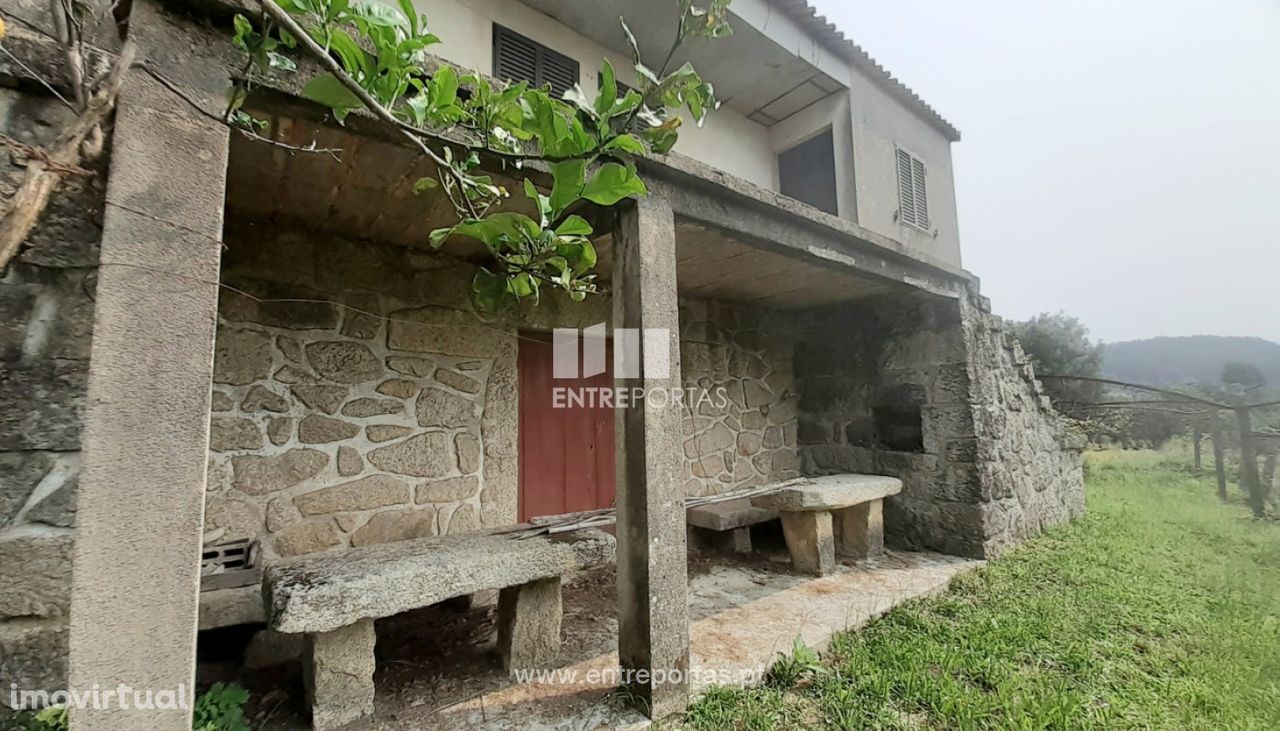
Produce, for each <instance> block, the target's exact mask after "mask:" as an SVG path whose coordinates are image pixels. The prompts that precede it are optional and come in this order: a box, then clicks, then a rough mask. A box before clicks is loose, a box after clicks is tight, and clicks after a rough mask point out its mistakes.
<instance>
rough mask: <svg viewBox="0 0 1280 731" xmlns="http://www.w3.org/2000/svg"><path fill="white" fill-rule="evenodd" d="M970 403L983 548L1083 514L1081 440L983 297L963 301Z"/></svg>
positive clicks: (995, 550) (1000, 546) (993, 548)
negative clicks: (981, 506)
mask: <svg viewBox="0 0 1280 731" xmlns="http://www.w3.org/2000/svg"><path fill="white" fill-rule="evenodd" d="M960 306H961V311H962V312H963V314H964V323H965V327H964V333H965V340H966V344H967V346H968V350H969V381H970V394H971V397H972V399H973V403H974V404H975V408H974V410H973V414H974V449H973V450H972V452H970V451H969V450H968V449H967V448H966V449H965V450H964V454H965V456H966V458H968V457H971V458H972V460H973V465H974V468H975V470H976V471H977V475H978V479H979V481H980V483H981V484H982V486H983V495H984V497H987V498H989V499H988V500H987V501H986V503H985V508H986V509H985V510H984V513H983V520H984V529H985V530H984V533H985V536H986V539H985V542H984V549H985V552H986V553H987V554H988V555H996V554H999V553H1000V552H1001V551H1003V550H1004V549H1005V548H1008V547H1010V546H1012V545H1016V544H1017V543H1018V542H1020V541H1021V540H1022V539H1024V538H1027V537H1029V536H1032V535H1035V534H1036V533H1039V532H1040V531H1041V530H1043V529H1045V528H1049V527H1052V526H1055V525H1059V524H1061V523H1065V522H1067V521H1069V520H1071V519H1073V518H1075V517H1077V516H1079V515H1082V514H1084V510H1085V504H1084V473H1083V470H1082V469H1081V463H1080V450H1081V449H1082V448H1083V447H1084V442H1083V440H1082V439H1081V438H1079V437H1077V436H1071V435H1069V434H1068V433H1067V432H1066V431H1065V430H1064V428H1063V424H1062V421H1061V417H1060V416H1059V415H1058V413H1057V412H1056V411H1054V410H1053V407H1052V405H1051V402H1050V400H1049V397H1048V395H1047V394H1046V393H1045V391H1044V388H1043V385H1042V384H1041V383H1040V381H1038V380H1036V377H1035V370H1034V369H1033V367H1032V365H1031V362H1030V359H1029V358H1028V357H1027V356H1026V354H1025V353H1023V351H1022V347H1021V346H1020V345H1019V344H1018V341H1017V340H1016V339H1015V338H1014V337H1013V335H1012V334H1010V333H1009V332H1008V331H1006V330H1005V329H1004V325H1003V323H1002V322H1001V320H1000V318H999V317H996V316H994V315H992V314H991V307H990V303H989V302H988V301H987V300H986V298H984V297H981V296H978V295H977V294H976V292H975V293H974V295H973V296H971V297H969V298H966V299H965V300H963V301H961V303H960Z"/></svg>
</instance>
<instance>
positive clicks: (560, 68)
mask: <svg viewBox="0 0 1280 731" xmlns="http://www.w3.org/2000/svg"><path fill="white" fill-rule="evenodd" d="M539 50H541V53H540V54H539V55H538V85H539V86H541V85H542V84H551V94H552V96H553V97H555V98H556V99H559V98H560V97H563V96H564V94H565V92H567V91H569V90H570V89H572V88H573V85H574V84H576V83H578V62H577V61H574V60H573V59H571V58H569V57H568V56H564V55H562V54H559V53H556V52H555V51H553V50H551V49H550V48H542V49H539Z"/></svg>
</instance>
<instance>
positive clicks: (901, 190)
mask: <svg viewBox="0 0 1280 731" xmlns="http://www.w3.org/2000/svg"><path fill="white" fill-rule="evenodd" d="M898 217H899V218H900V219H901V220H902V222H903V223H909V224H911V225H913V226H914V225H916V193H915V176H914V174H913V173H912V170H911V154H910V153H908V152H907V151H906V150H898Z"/></svg>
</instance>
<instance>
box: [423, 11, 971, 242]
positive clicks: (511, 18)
mask: <svg viewBox="0 0 1280 731" xmlns="http://www.w3.org/2000/svg"><path fill="white" fill-rule="evenodd" d="M413 2H414V5H415V6H416V7H418V8H419V9H420V10H421V11H422V12H424V13H426V14H427V19H428V23H429V25H430V27H431V29H432V32H434V33H435V34H436V35H438V36H440V37H441V38H442V39H443V40H444V43H443V44H441V45H439V46H435V47H433V48H432V51H433V52H434V53H436V54H437V55H439V56H440V57H442V58H444V59H446V60H448V61H451V62H452V63H455V64H457V65H459V66H462V67H464V68H468V69H476V70H478V71H480V72H483V73H492V72H493V23H495V22H496V23H499V24H501V25H505V26H507V27H509V28H512V29H513V30H516V31H518V32H520V33H522V34H524V35H526V36H528V37H530V38H532V39H534V40H536V41H538V42H539V43H542V44H544V45H546V46H548V47H550V48H553V49H555V50H556V51H558V52H560V53H563V54H565V55H567V56H570V57H571V58H574V59H576V60H577V61H578V63H579V65H580V66H581V83H582V88H583V90H584V91H586V93H587V94H588V95H594V94H595V91H596V88H597V86H598V85H599V72H600V61H601V59H603V58H608V59H609V60H610V62H611V63H613V65H614V67H615V68H616V69H618V75H619V79H620V80H621V81H623V82H625V83H633V82H634V81H635V79H634V75H633V73H632V72H631V70H630V69H631V63H630V59H628V58H625V57H623V56H622V55H621V54H618V53H615V52H613V51H611V50H609V49H607V48H605V47H604V46H602V45H600V44H598V43H596V42H595V41H592V40H591V39H589V38H587V37H585V36H583V35H582V34H580V33H578V32H576V31H575V30H573V29H572V28H569V27H567V26H565V25H563V24H561V23H560V22H558V21H556V20H555V19H553V18H551V17H549V16H547V15H544V14H543V13H541V12H539V11H537V10H535V9H533V8H530V7H529V6H527V5H524V4H523V3H521V2H518V0H413ZM733 12H734V14H735V15H737V16H738V17H739V18H740V19H741V20H743V21H745V22H747V23H750V24H751V25H753V26H755V27H756V28H758V29H760V30H762V32H764V33H765V34H766V35H768V36H769V38H771V39H772V40H773V41H774V42H776V43H778V44H779V45H781V46H782V47H784V48H790V49H794V50H795V52H796V54H797V55H798V56H801V57H803V58H804V59H805V60H806V61H808V62H809V63H811V64H813V65H814V67H815V68H817V69H820V70H822V71H824V72H826V73H827V74H829V75H830V76H831V77H832V78H835V79H838V80H847V84H848V87H849V90H848V92H847V93H839V94H835V95H833V96H831V97H828V98H827V99H824V100H823V101H821V102H819V103H817V104H814V105H813V106H810V107H808V108H807V109H804V110H802V111H801V112H799V113H797V114H795V115H793V116H792V117H791V118H789V119H787V120H784V121H783V122H781V123H779V124H777V125H775V126H774V127H772V128H766V127H764V126H762V125H759V124H756V123H755V122H752V121H751V120H749V119H747V118H746V117H745V116H743V115H742V114H740V113H738V112H737V111H734V110H732V109H729V108H727V107H725V108H721V109H720V110H719V111H718V112H716V113H715V114H713V115H711V116H710V117H709V118H708V119H707V122H706V124H705V126H703V127H702V128H698V127H696V126H695V125H693V124H687V125H686V126H685V127H684V128H683V129H682V131H681V135H680V142H679V143H678V144H677V145H676V148H675V149H676V152H679V153H681V154H684V155H687V156H689V157H692V158H694V159H696V160H699V161H701V162H704V163H706V164H708V165H711V166H713V167H716V168H718V169H720V170H723V171H725V172H727V173H730V174H731V175H735V176H737V177H740V178H743V179H745V180H747V181H749V182H751V183H754V184H756V185H759V186H761V187H765V188H769V189H771V190H777V188H778V182H777V177H778V166H777V154H778V153H779V152H782V151H783V150H786V149H787V148H789V147H791V146H793V145H795V144H797V143H799V142H803V141H804V140H806V139H808V138H809V137H812V136H813V135H815V134H817V133H818V132H820V131H822V130H823V129H825V128H826V127H831V128H832V130H833V133H834V134H833V137H834V141H835V147H836V178H837V185H838V186H839V189H838V190H837V201H838V203H839V211H840V216H841V217H842V218H845V219H848V220H851V221H855V222H857V223H859V224H861V225H862V226H864V227H866V228H868V229H870V230H872V231H874V232H876V233H879V234H882V235H884V236H888V237H890V238H892V239H895V240H898V241H901V242H903V243H905V244H907V245H908V246H911V247H913V248H915V249H918V250H920V251H921V252H923V253H926V254H929V255H930V256H933V257H935V258H937V259H940V260H942V261H945V262H948V263H952V264H956V265H958V264H959V263H960V237H959V229H958V223H957V216H956V202H955V185H954V179H953V176H952V165H951V145H950V141H949V140H947V138H946V137H945V136H944V135H943V134H942V133H941V132H939V131H938V130H937V129H935V128H934V127H932V126H931V125H929V124H928V123H927V122H925V121H924V120H923V119H921V118H920V117H919V116H917V115H916V114H915V112H913V111H912V110H910V109H908V108H907V107H905V106H904V105H903V104H902V103H901V102H899V101H898V100H897V99H895V98H894V97H893V96H891V95H890V94H889V93H887V92H886V91H885V90H884V89H883V88H882V87H880V86H879V85H877V84H876V83H875V82H874V81H873V80H872V79H871V78H869V77H867V76H866V75H865V74H864V73H863V72H861V71H859V70H857V69H855V68H853V67H852V66H851V65H850V64H849V63H848V62H846V61H845V60H844V59H843V58H841V57H839V56H837V55H836V54H834V53H832V52H831V51H830V50H828V49H826V48H825V47H824V46H822V45H821V44H820V43H818V42H817V41H816V40H815V39H813V38H812V37H811V36H809V34H808V33H807V31H805V30H804V29H803V28H801V27H800V26H799V25H797V24H795V23H794V22H792V21H791V20H790V19H788V18H787V17H786V16H785V15H784V14H783V13H781V12H780V11H779V10H778V9H777V8H773V7H771V5H770V0H735V2H734V4H733ZM633 26H634V27H635V28H636V29H637V32H643V19H642V18H641V19H639V21H638V22H634V23H633ZM711 81H713V82H714V79H711ZM899 145H901V146H902V147H904V148H905V149H907V150H909V151H911V152H912V153H914V154H915V155H916V156H917V157H919V158H921V159H922V160H924V162H925V164H926V166H927V168H928V183H927V185H928V193H929V213H930V217H931V219H932V221H931V224H932V229H933V230H932V231H930V232H929V233H925V232H922V231H919V230H917V229H914V228H912V227H910V226H906V225H902V224H899V223H897V221H896V220H895V218H896V216H895V214H896V213H897V210H898V189H897V169H896V166H895V158H894V150H895V148H896V146H899Z"/></svg>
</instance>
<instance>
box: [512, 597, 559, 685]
mask: <svg viewBox="0 0 1280 731" xmlns="http://www.w3.org/2000/svg"><path fill="white" fill-rule="evenodd" d="M562 614H563V607H562V606H561V604H560V577H559V576H553V577H552V578H550V579H539V580H538V581H530V582H529V583H527V584H521V585H520V586H509V587H507V588H506V589H503V590H502V592H501V593H499V594H498V652H499V653H500V654H501V655H502V668H503V670H505V671H507V672H508V673H510V672H512V671H514V670H521V669H527V668H543V667H546V665H547V664H548V663H550V662H552V661H554V660H555V658H556V656H557V655H558V654H559V653H560V619H561V615H562Z"/></svg>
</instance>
